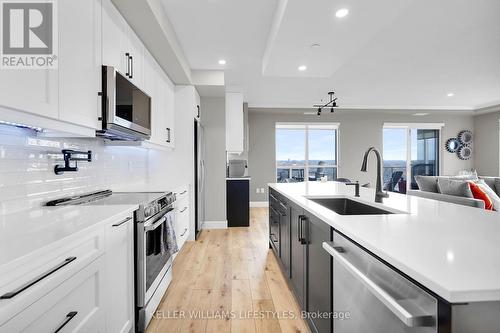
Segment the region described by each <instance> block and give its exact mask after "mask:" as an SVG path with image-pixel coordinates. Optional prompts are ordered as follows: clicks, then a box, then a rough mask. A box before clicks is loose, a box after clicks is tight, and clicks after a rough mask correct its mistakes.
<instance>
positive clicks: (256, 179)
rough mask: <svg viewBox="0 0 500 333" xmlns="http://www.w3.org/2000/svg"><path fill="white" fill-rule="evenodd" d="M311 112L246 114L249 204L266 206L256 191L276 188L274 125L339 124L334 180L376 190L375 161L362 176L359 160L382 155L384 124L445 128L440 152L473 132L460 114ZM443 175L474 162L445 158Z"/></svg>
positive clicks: (469, 121) (470, 121) (372, 159)
mask: <svg viewBox="0 0 500 333" xmlns="http://www.w3.org/2000/svg"><path fill="white" fill-rule="evenodd" d="M306 111H311V110H310V109H292V110H283V109H250V113H249V127H250V148H249V163H248V164H249V166H248V167H249V170H248V171H249V175H250V176H251V177H252V180H251V183H250V200H251V201H266V200H267V194H260V193H259V194H257V193H255V190H256V188H262V187H263V188H267V184H268V183H272V182H275V181H276V180H275V173H276V171H275V156H276V154H275V132H274V129H275V124H276V122H338V123H340V127H339V135H338V141H339V151H338V154H339V156H338V157H339V169H338V176H339V177H343V178H349V179H352V180H359V181H360V182H361V183H364V182H371V183H372V184H375V177H376V163H375V157H374V156H373V155H372V156H371V157H370V161H369V165H368V172H367V173H364V172H361V171H360V168H361V162H362V158H363V154H364V152H365V151H366V149H367V148H368V147H370V146H374V147H376V148H378V149H379V150H380V151H382V148H383V137H382V128H383V124H384V123H385V122H397V123H405V122H419V123H420V122H427V123H445V127H444V129H443V132H442V138H443V140H442V142H441V148H442V150H444V142H445V140H446V139H447V138H449V137H452V136H456V135H457V134H458V132H459V131H460V130H463V129H472V128H473V117H472V115H463V114H460V113H459V112H455V113H453V112H436V113H433V114H432V115H429V116H425V117H415V116H412V114H413V113H415V112H417V111H399V112H396V111H378V110H367V111H361V110H352V111H336V112H335V113H334V114H333V115H331V114H330V113H328V112H324V113H323V115H322V116H321V118H318V117H317V116H305V115H304V114H303V113H304V112H306ZM441 162H442V170H443V174H456V173H457V172H458V171H459V170H462V169H469V168H472V167H473V161H472V160H469V161H461V160H459V159H458V158H457V157H456V155H455V154H450V153H447V152H443V154H442V161H441Z"/></svg>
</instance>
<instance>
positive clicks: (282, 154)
mask: <svg viewBox="0 0 500 333" xmlns="http://www.w3.org/2000/svg"><path fill="white" fill-rule="evenodd" d="M337 128H338V125H337V124H276V181H277V182H279V183H291V182H303V181H317V180H320V178H321V177H324V176H326V177H327V179H328V180H334V179H336V178H337Z"/></svg>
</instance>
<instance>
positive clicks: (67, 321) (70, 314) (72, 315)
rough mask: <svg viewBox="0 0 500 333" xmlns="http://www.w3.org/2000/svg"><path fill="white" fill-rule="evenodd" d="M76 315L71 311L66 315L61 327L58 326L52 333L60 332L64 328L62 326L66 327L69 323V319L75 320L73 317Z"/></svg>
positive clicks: (75, 312)
mask: <svg viewBox="0 0 500 333" xmlns="http://www.w3.org/2000/svg"><path fill="white" fill-rule="evenodd" d="M77 314H78V311H71V312H70V313H68V314H67V315H66V319H64V321H63V323H62V324H61V326H59V327H58V328H57V329H56V330H55V331H54V333H58V332H59V331H60V330H62V329H63V328H64V326H66V325H67V324H68V323H69V322H70V321H71V319H73V318H75V316H76V315H77Z"/></svg>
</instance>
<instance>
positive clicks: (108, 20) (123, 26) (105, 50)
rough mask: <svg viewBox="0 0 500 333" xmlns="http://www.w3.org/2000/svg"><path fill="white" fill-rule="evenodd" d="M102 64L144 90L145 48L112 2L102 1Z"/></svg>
mask: <svg viewBox="0 0 500 333" xmlns="http://www.w3.org/2000/svg"><path fill="white" fill-rule="evenodd" d="M102 62H103V64H104V65H107V66H113V67H115V68H116V69H117V70H118V71H119V72H120V73H121V74H123V75H124V76H125V77H127V78H128V79H129V80H130V81H132V82H133V83H134V84H135V85H136V86H138V87H139V88H142V85H143V77H144V67H143V66H144V46H143V44H142V42H141V40H140V39H139V38H138V37H137V35H136V34H135V33H134V31H133V30H132V28H131V27H130V26H129V25H128V23H127V21H126V20H125V19H124V18H123V16H122V15H121V14H120V12H119V11H118V9H117V8H116V7H115V5H114V4H113V3H112V2H111V0H102Z"/></svg>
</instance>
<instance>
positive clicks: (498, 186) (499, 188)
mask: <svg viewBox="0 0 500 333" xmlns="http://www.w3.org/2000/svg"><path fill="white" fill-rule="evenodd" d="M494 190H495V192H497V194H498V196H500V178H495V188H494Z"/></svg>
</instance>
